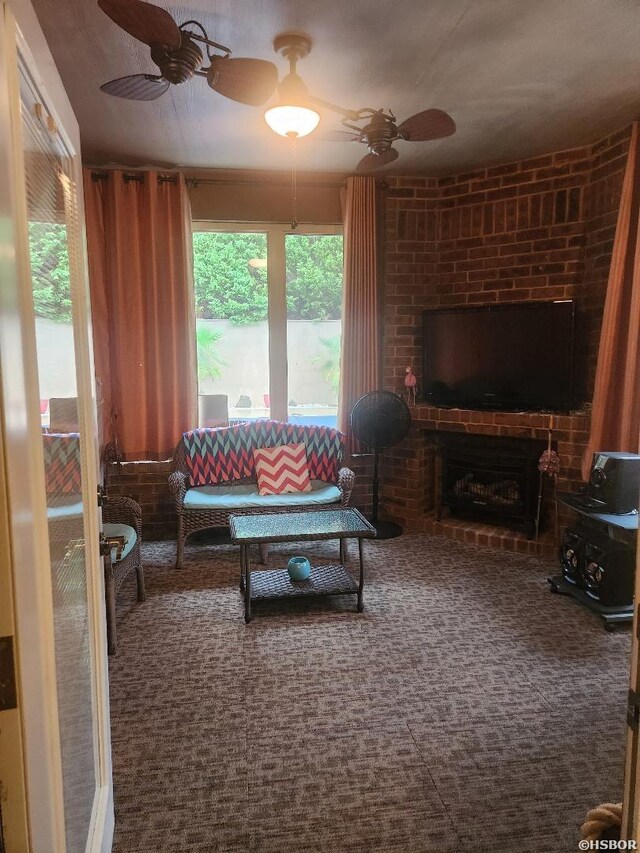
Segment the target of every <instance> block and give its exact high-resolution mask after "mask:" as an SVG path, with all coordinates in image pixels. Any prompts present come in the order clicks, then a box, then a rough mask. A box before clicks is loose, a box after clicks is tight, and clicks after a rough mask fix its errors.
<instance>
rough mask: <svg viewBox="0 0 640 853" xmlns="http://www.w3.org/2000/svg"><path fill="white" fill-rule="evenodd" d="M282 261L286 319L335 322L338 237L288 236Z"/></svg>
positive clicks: (339, 262) (339, 302) (339, 264)
mask: <svg viewBox="0 0 640 853" xmlns="http://www.w3.org/2000/svg"><path fill="white" fill-rule="evenodd" d="M286 258H287V316H288V317H289V319H290V320H339V319H340V317H341V315H342V235H340V234H291V235H288V236H287V238H286Z"/></svg>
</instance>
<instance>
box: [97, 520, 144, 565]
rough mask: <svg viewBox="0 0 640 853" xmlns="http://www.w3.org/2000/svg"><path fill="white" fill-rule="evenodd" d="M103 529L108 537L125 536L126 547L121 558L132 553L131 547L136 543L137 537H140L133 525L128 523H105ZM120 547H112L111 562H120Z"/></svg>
mask: <svg viewBox="0 0 640 853" xmlns="http://www.w3.org/2000/svg"><path fill="white" fill-rule="evenodd" d="M102 530H103V532H104V535H105V536H106V537H107V539H110V538H111V537H112V536H124V548H123V549H122V554H121V555H120V560H124V558H125V557H126V556H128V555H129V554H130V553H131V549H132V548H133V546H134V545H135V544H136V539H137V538H138V534H137V533H136V531H135V530H134V529H133V527H129V525H128V524H103V525H102ZM117 552H118V549H117V548H112V549H111V562H112V563H117V562H119V561H118V560H117V559H116V555H117Z"/></svg>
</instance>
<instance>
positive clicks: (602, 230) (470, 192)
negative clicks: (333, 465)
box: [383, 128, 630, 529]
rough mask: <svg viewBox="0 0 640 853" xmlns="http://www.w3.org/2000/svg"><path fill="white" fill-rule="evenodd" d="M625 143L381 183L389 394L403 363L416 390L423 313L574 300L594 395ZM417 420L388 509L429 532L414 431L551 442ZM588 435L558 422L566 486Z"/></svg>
mask: <svg viewBox="0 0 640 853" xmlns="http://www.w3.org/2000/svg"><path fill="white" fill-rule="evenodd" d="M629 136H630V128H625V129H623V130H621V131H619V132H617V133H615V134H613V135H612V136H610V137H608V138H607V139H604V140H601V141H600V142H598V143H596V144H594V145H591V146H587V147H583V148H577V149H572V150H569V151H560V152H556V153H553V154H545V155H543V156H540V157H535V158H532V159H528V160H524V161H521V162H518V163H511V164H506V165H501V166H493V167H490V168H486V169H478V170H475V171H473V172H468V173H465V174H461V175H455V176H450V177H444V178H407V177H390V178H389V179H388V182H389V190H388V199H387V207H386V222H385V250H386V275H385V281H384V306H383V311H384V344H383V379H384V387H385V388H388V389H389V390H394V391H397V392H401V391H402V390H403V385H402V381H403V378H404V369H405V367H406V366H407V365H408V364H412V365H413V368H414V371H415V373H416V375H417V377H418V387H420V385H421V380H422V376H421V356H422V333H421V315H422V311H423V310H424V309H425V308H437V307H445V306H462V305H474V304H491V303H499V302H516V301H521V300H533V299H541V300H548V299H563V298H570V299H573V300H575V302H576V306H577V312H578V323H579V330H580V334H579V339H580V340H581V342H582V346H581V349H580V350H579V351H578V353H577V360H578V365H577V366H578V371H579V373H581V374H582V380H583V385H584V387H585V389H586V398H587V399H588V398H589V395H590V393H591V392H592V388H593V379H594V374H595V364H596V358H597V351H598V339H599V333H600V323H601V320H602V309H603V305H604V295H605V292H606V283H607V276H608V271H609V266H610V261H611V250H612V246H613V237H614V233H615V224H616V218H617V210H618V204H619V200H620V191H621V187H622V177H623V173H624V166H625V163H626V154H627V151H628V143H629ZM414 420H415V423H414V427H413V429H412V432H411V434H410V436H409V437H408V439H407V440H406V441H405V442H403V444H402V445H400V446H399V447H398V448H395V449H393V450H391V451H388V452H387V453H386V454H385V457H384V458H385V462H384V468H383V470H384V483H385V486H384V497H385V509H386V510H387V514H388V515H389V517H391V518H393V519H394V520H397V521H400V522H409V523H410V524H411V525H412V526H414V527H415V526H417V527H419V528H422V529H427V527H428V526H429V524H430V521H429V517H428V514H429V512H430V510H431V509H432V507H433V503H434V489H435V486H434V482H435V481H434V475H433V468H434V464H435V462H434V450H433V446H432V444H431V443H430V442H429V440H428V437H426V435H427V434H426V433H425V432H421V430H436V431H437V430H442V429H445V430H458V431H463V432H473V433H483V432H484V433H490V434H493V435H496V434H497V435H500V434H505V435H530V436H531V437H546V429H545V427H546V425H547V422H548V416H542V415H533V414H524V415H520V414H516V413H504V412H496V413H493V412H488V413H480V412H471V411H465V410H438V409H434V408H433V407H426V406H418V407H417V408H416V410H415V412H414ZM587 436H588V416H587V415H584V414H577V415H575V416H573V417H566V416H565V417H561V418H559V419H557V421H556V430H555V432H554V439H555V440H556V441H557V442H558V450H559V453H560V456H561V462H562V466H563V467H562V476H561V482H560V487H561V488H563V489H565V488H566V489H569V490H571V489H574V488H576V487H577V486H578V485H579V484H580V482H581V474H580V464H581V458H582V454H583V452H584V447H585V445H586V439H587ZM425 480H426V481H428V482H427V483H425ZM425 525H426V526H427V527H425Z"/></svg>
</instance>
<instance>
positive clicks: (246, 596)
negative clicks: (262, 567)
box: [242, 545, 251, 624]
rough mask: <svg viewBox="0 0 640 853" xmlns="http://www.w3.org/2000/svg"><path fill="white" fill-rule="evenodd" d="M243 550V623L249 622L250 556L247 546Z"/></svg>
mask: <svg viewBox="0 0 640 853" xmlns="http://www.w3.org/2000/svg"><path fill="white" fill-rule="evenodd" d="M242 547H243V548H244V554H245V556H244V621H245V622H246V623H247V624H248V623H249V622H251V554H250V552H249V545H243V546H242Z"/></svg>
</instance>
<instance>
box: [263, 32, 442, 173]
mask: <svg viewBox="0 0 640 853" xmlns="http://www.w3.org/2000/svg"><path fill="white" fill-rule="evenodd" d="M311 44H312V43H311V39H310V38H309V36H307V35H305V34H304V33H296V32H289V33H281V34H280V35H279V36H277V37H276V39H275V41H274V43H273V47H274V50H275V51H276V53H281V54H282V55H283V56H284V57H285V58H286V59H288V60H289V73H288V74H287V76H286V77H285V78H284V79H283V80H282V82H281V83H280V84H279V85H278V97H279V100H280V106H279V107H272V108H271V109H269V110H267V112H266V113H265V118H266V120H267V123H268V124H269V126H270V127H271V128H272V130H275V132H276V133H279V134H281V135H282V136H295V137H297V136H305V135H307V134H308V133H312V132H313V130H314V129H315V127H316V126H317V124H318V121H319V120H320V116H319V115H318V113H317V112H316V111H314V110H313V107H321V108H322V107H324V108H325V109H328V110H331V111H333V112H335V113H339V114H341V115H342V116H343V119H342V124H343V126H344V127H346V128H348V130H337V131H329V132H327V133H319V134H317V135H316V138H317V139H324V140H325V141H330V142H363V143H364V144H365V145H366V146H367V148H368V149H369V153H368V154H366V155H365V156H364V157H363V158H362V159H361V160H360V162H359V163H358V166H357V167H356V171H358V172H361V173H362V172H364V173H366V172H372V171H374V170H375V169H379V168H381V167H382V166H386V165H388V164H389V163H393V162H394V160H397V159H398V157H399V156H400V155H399V153H398V151H397V149H396V148H394V147H393V143H394V142H395V141H396V140H398V139H401V140H406V141H407V142H427V141H429V140H432V139H442V138H444V137H445V136H451V134H452V133H455V131H456V125H455V122H454V120H453V119H452V118H451V116H450V115H449V114H448V113H445V112H444V111H443V110H436V109H430V110H423V111H422V112H419V113H416V114H415V115H413V116H411V117H410V118H408V119H406V120H405V121H403V122H402V123H401V124H398V123H397V122H396V117H395V116H394V115H393V113H392V112H391V111H389V112H385V111H384V110H383V109H380V110H375V109H372V108H371V107H365V108H363V109H360V110H350V109H345V108H344V107H340V106H338V105H337V104H332V103H330V102H329V101H324V100H322V99H321V98H316V97H315V96H314V95H312V94H310V92H309V91H308V90H307V87H306V86H305V85H304V83H303V81H302V79H301V78H300V77H299V76H298V73H297V63H298V61H299V60H300V59H303V58H304V57H305V56H307V55H308V54H309V52H310V50H311ZM278 110H282V111H286V113H285V116H284V118H283V121H282V122H280V121H278V120H277V119H278V116H277V115H276V113H277V112H278ZM293 111H295V113H296V115H294V113H293ZM296 117H297V118H299V122H298V123H296V120H295V119H296ZM287 122H288V124H287ZM359 125H362V126H359Z"/></svg>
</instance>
